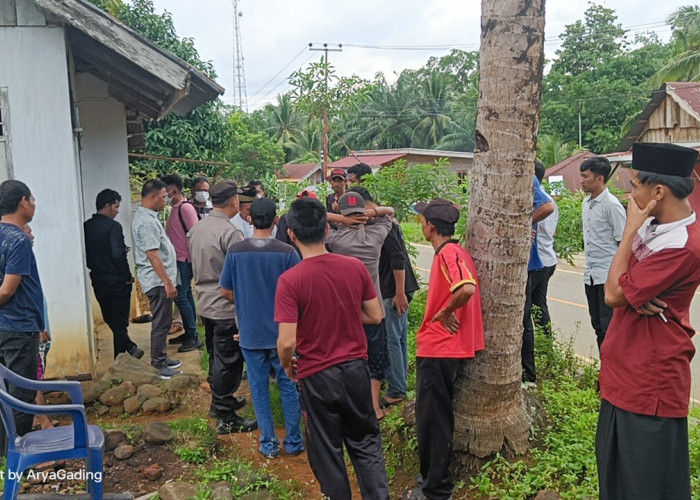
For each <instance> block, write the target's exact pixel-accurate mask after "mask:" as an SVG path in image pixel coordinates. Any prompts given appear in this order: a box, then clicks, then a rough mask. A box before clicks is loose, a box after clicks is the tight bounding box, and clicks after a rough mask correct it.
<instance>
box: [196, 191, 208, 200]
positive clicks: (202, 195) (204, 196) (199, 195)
mask: <svg viewBox="0 0 700 500" xmlns="http://www.w3.org/2000/svg"><path fill="white" fill-rule="evenodd" d="M194 199H195V200H196V201H198V202H200V203H206V202H207V200H209V191H195V192H194Z"/></svg>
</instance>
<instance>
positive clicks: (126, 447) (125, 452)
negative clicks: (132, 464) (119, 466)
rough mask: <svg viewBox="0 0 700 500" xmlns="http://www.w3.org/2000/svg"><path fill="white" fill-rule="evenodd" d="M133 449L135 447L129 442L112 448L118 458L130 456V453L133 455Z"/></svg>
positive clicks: (123, 458)
mask: <svg viewBox="0 0 700 500" xmlns="http://www.w3.org/2000/svg"><path fill="white" fill-rule="evenodd" d="M135 451H136V448H134V447H133V446H131V445H130V444H123V445H121V446H119V447H117V448H116V449H115V450H114V456H115V457H117V458H118V459H119V460H126V459H127V458H131V455H133V454H134V452H135Z"/></svg>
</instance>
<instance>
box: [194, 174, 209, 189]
mask: <svg viewBox="0 0 700 500" xmlns="http://www.w3.org/2000/svg"><path fill="white" fill-rule="evenodd" d="M201 182H206V183H207V184H209V179H207V178H206V177H204V176H201V175H200V176H199V177H195V178H194V179H193V180H192V191H194V188H195V187H196V186H197V184H199V183H201Z"/></svg>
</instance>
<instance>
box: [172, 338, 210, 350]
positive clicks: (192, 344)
mask: <svg viewBox="0 0 700 500" xmlns="http://www.w3.org/2000/svg"><path fill="white" fill-rule="evenodd" d="M203 345H204V344H202V341H201V340H199V339H198V338H197V337H195V338H193V339H188V340H185V342H183V344H182V345H181V346H180V348H179V349H178V350H177V352H190V351H195V350H197V349H201V348H202V346H203Z"/></svg>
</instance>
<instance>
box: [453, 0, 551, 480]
mask: <svg viewBox="0 0 700 500" xmlns="http://www.w3.org/2000/svg"><path fill="white" fill-rule="evenodd" d="M543 43H544V0H482V4H481V50H480V71H481V73H480V82H479V104H478V110H477V122H476V148H475V150H474V168H473V169H472V171H471V196H470V201H469V220H468V239H467V241H468V247H469V250H470V252H471V254H472V256H473V257H474V261H475V263H476V267H477V270H478V273H479V283H480V290H481V298H482V304H483V311H484V328H485V334H486V349H485V350H484V351H483V352H481V353H479V354H477V356H476V358H474V359H473V360H470V361H467V362H465V363H464V364H463V367H462V369H461V371H460V374H459V378H458V381H457V389H456V394H455V418H456V420H455V437H454V450H455V462H456V463H457V465H458V468H460V466H461V468H465V467H466V468H470V467H472V466H473V465H475V457H476V459H477V461H478V460H480V459H484V458H486V457H490V456H492V455H494V454H495V453H499V452H500V453H504V454H512V453H513V452H515V453H522V452H524V451H525V450H526V449H527V447H528V437H529V427H530V426H529V421H528V417H527V415H526V412H525V408H524V405H523V399H522V390H521V387H520V382H521V368H520V347H521V344H522V335H523V326H522V317H523V306H524V302H525V282H526V276H527V266H526V264H527V259H528V251H529V248H530V235H531V213H532V182H533V180H532V179H533V175H534V165H535V152H536V149H537V143H536V133H537V127H538V123H539V108H540V94H541V86H542V66H543V59H544V54H543Z"/></svg>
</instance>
